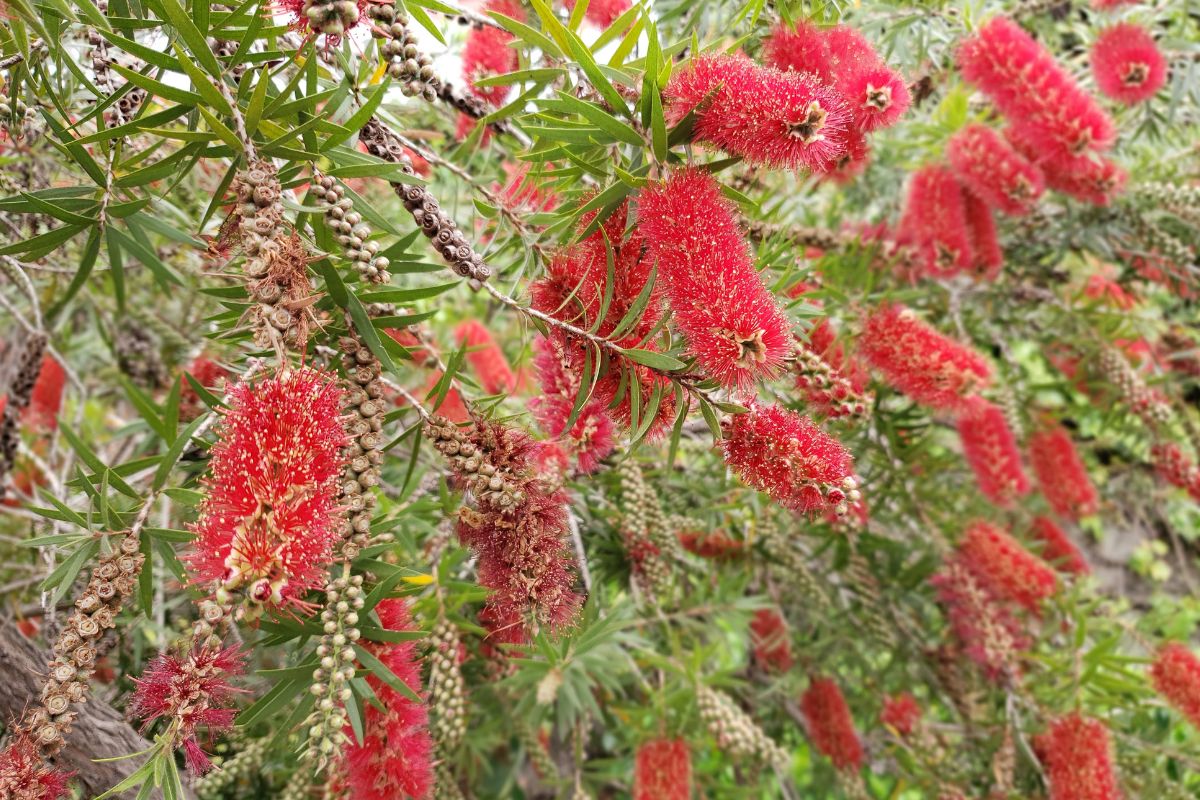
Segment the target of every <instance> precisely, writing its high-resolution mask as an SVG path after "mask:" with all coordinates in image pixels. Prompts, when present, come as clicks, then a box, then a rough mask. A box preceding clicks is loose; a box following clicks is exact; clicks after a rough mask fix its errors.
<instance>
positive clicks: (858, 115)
mask: <svg viewBox="0 0 1200 800" xmlns="http://www.w3.org/2000/svg"><path fill="white" fill-rule="evenodd" d="M834 85H835V86H836V87H837V89H838V90H839V91H840V92H841V93H842V96H843V97H845V98H846V102H847V103H848V104H849V106H850V113H851V114H852V115H853V123H852V124H853V126H854V127H855V128H857V129H858V130H860V131H862V132H863V133H870V132H871V131H876V130H879V129H881V128H888V127H891V126H892V125H895V124H896V123H897V122H898V121H899V120H900V117H902V116H904V112H905V111H907V110H908V106H909V103H911V102H912V98H911V96H910V95H909V92H908V84H907V83H905V82H904V79H903V78H902V77H900V75H899V74H898V73H897V72H896V71H895V70H893V69H892V68H891V67H889V66H887V65H886V64H883V63H874V64H868V65H864V66H862V67H860V68H858V69H851V70H847V71H846V72H844V73H841V74H839V76H838V80H837V82H836V83H835V84H834Z"/></svg>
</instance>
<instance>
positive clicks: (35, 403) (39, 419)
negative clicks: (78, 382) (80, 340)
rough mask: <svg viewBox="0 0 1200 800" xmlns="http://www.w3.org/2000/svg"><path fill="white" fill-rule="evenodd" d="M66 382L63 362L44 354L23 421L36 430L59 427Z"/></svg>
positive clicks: (22, 417)
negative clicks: (59, 415)
mask: <svg viewBox="0 0 1200 800" xmlns="http://www.w3.org/2000/svg"><path fill="white" fill-rule="evenodd" d="M66 383H67V373H66V371H65V370H64V369H63V367H62V364H59V363H58V361H57V360H55V358H54V356H52V355H49V354H47V355H45V356H43V358H42V367H41V369H40V370H38V375H37V380H36V381H35V382H34V384H33V390H32V391H31V392H30V394H29V404H28V405H27V406H25V410H24V411H22V412H21V421H22V422H24V423H25V424H26V425H28V426H29V427H30V429H32V430H34V431H42V432H45V431H52V430H54V429H55V428H57V427H58V412H59V410H60V409H61V408H62V398H63V387H64V386H66Z"/></svg>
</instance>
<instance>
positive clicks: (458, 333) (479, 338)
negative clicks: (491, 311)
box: [454, 319, 517, 394]
mask: <svg viewBox="0 0 1200 800" xmlns="http://www.w3.org/2000/svg"><path fill="white" fill-rule="evenodd" d="M454 338H455V339H456V340H457V341H458V343H459V345H460V346H461V345H462V344H463V343H466V345H467V362H468V363H469V364H470V365H471V368H472V369H473V370H474V371H475V377H476V378H478V379H479V385H480V386H481V387H483V391H485V392H487V393H488V394H507V393H509V392H512V391H513V390H514V389H515V388H516V387H517V376H516V375H514V374H513V371H512V367H510V366H509V364H508V359H507V358H506V357H505V355H504V351H503V350H501V349H500V345H498V344H496V340H495V339H494V338H493V337H492V332H491V331H489V330H488V329H487V328H486V327H484V325H483V323H482V322H479V321H478V320H474V319H469V320H466V321H465V322H461V323H459V325H458V327H457V328H455V329H454Z"/></svg>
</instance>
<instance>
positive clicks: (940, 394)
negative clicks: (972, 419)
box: [858, 304, 991, 410]
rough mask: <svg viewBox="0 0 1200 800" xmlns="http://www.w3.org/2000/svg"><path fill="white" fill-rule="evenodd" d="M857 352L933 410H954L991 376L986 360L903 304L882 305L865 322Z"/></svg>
mask: <svg viewBox="0 0 1200 800" xmlns="http://www.w3.org/2000/svg"><path fill="white" fill-rule="evenodd" d="M858 350H859V353H860V354H861V355H862V357H863V358H864V359H866V361H867V363H869V364H870V365H871V366H872V367H874V368H875V369H877V370H879V372H881V373H883V376H884V378H885V379H886V380H887V382H888V383H890V384H891V385H892V386H894V387H895V388H896V389H898V390H900V391H901V392H904V393H905V394H906V395H908V396H909V397H911V398H912V399H913V400H915V401H917V402H918V403H921V404H923V405H927V406H930V407H931V408H937V409H944V410H954V409H956V408H958V407H959V406H961V405H962V403H963V395H965V394H967V393H969V392H972V391H974V390H977V389H979V388H982V387H984V386H986V385H987V384H988V382H989V380H990V378H991V368H990V367H988V364H987V361H985V360H984V359H983V357H982V356H980V355H979V354H978V353H976V352H975V351H974V350H971V349H970V348H968V347H966V346H964V345H962V344H959V343H958V342H956V341H954V340H953V339H950V338H948V337H946V336H943V335H942V334H940V333H938V332H937V331H936V330H934V329H933V328H931V327H929V326H928V325H926V324H925V323H924V322H922V321H921V320H920V319H918V318H917V316H916V314H915V313H913V311H911V310H910V309H907V308H905V307H903V306H899V305H891V304H888V305H884V306H881V307H880V308H879V309H877V310H876V311H875V312H874V313H872V314H871V315H870V316H869V317H868V318H867V320H866V324H865V325H864V326H863V331H862V336H860V337H859V341H858Z"/></svg>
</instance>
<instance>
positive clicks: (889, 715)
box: [879, 692, 921, 736]
mask: <svg viewBox="0 0 1200 800" xmlns="http://www.w3.org/2000/svg"><path fill="white" fill-rule="evenodd" d="M879 721H880V722H882V723H883V724H884V725H887V726H888V727H889V728H894V729H895V730H896V732H897V733H899V734H900V735H901V736H908V735H909V734H911V733H912V732H913V729H914V728H916V727H917V723H918V722H920V721H921V707H920V706H919V705H917V699H916V698H915V697H913V696H912V695H911V694H909V693H908V692H901V693H900V694H897V695H890V696H888V697H885V698H884V699H883V708H882V709H880V711H879Z"/></svg>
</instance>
